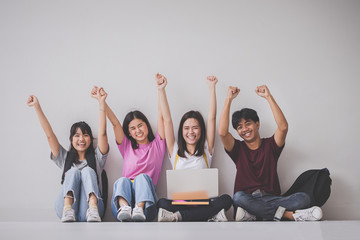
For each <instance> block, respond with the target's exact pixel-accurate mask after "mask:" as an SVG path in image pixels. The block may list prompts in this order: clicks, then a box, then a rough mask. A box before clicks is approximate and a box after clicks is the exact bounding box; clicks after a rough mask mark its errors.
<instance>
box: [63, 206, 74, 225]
mask: <svg viewBox="0 0 360 240" xmlns="http://www.w3.org/2000/svg"><path fill="white" fill-rule="evenodd" d="M61 221H62V222H75V211H74V209H72V208H66V209H64V210H63V215H62V217H61Z"/></svg>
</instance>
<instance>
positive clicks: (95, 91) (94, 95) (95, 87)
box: [90, 86, 99, 100]
mask: <svg viewBox="0 0 360 240" xmlns="http://www.w3.org/2000/svg"><path fill="white" fill-rule="evenodd" d="M98 91H99V88H98V87H97V86H94V87H93V89H91V92H90V96H91V97H93V98H96V99H97V100H99V99H98V94H97V92H98Z"/></svg>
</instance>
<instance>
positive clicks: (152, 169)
mask: <svg viewBox="0 0 360 240" xmlns="http://www.w3.org/2000/svg"><path fill="white" fill-rule="evenodd" d="M118 148H119V150H120V153H121V155H122V156H123V159H124V162H123V173H122V175H123V177H127V178H129V179H134V178H135V177H136V176H137V175H139V174H141V173H145V174H146V175H148V176H149V177H151V179H152V181H153V183H154V185H155V186H156V184H157V182H158V179H159V176H160V172H161V166H162V163H163V160H164V155H165V149H166V146H165V140H161V138H160V135H159V134H158V133H157V134H156V137H155V139H154V140H153V141H151V142H150V143H148V144H144V145H141V144H140V145H139V148H137V149H133V148H132V146H131V141H130V140H129V139H128V138H127V137H126V136H125V137H124V140H123V142H122V143H121V144H120V145H118Z"/></svg>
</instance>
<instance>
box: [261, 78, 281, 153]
mask: <svg viewBox="0 0 360 240" xmlns="http://www.w3.org/2000/svg"><path fill="white" fill-rule="evenodd" d="M255 92H256V94H257V95H259V96H260V97H263V98H265V99H266V100H267V101H268V103H269V105H270V108H271V111H272V113H273V115H274V118H275V122H276V124H277V129H276V131H275V134H274V138H275V142H276V144H277V145H278V146H279V147H282V146H284V144H285V139H286V135H287V132H288V123H287V121H286V118H285V116H284V114H283V112H282V111H281V109H280V107H279V105H278V104H277V103H276V101H275V99H274V98H273V96H272V95H271V93H270V91H269V89H268V87H267V86H266V85H262V86H259V87H257V88H256V89H255Z"/></svg>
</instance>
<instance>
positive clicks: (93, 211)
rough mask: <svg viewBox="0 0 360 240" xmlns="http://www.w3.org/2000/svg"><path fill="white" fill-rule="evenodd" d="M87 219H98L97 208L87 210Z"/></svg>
mask: <svg viewBox="0 0 360 240" xmlns="http://www.w3.org/2000/svg"><path fill="white" fill-rule="evenodd" d="M88 214H89V217H98V216H99V212H98V210H97V208H92V207H91V208H89V212H88Z"/></svg>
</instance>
